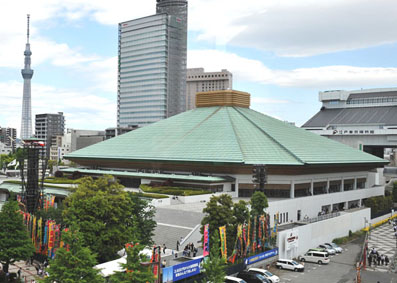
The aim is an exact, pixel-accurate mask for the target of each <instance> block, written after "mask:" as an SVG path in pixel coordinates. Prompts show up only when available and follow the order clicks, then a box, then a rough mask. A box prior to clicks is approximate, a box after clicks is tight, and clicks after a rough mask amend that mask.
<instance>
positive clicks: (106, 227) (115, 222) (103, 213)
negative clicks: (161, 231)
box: [63, 176, 155, 263]
mask: <svg viewBox="0 0 397 283" xmlns="http://www.w3.org/2000/svg"><path fill="white" fill-rule="evenodd" d="M134 201H137V199H135V198H134V197H132V196H131V195H130V194H129V193H127V192H125V191H124V190H123V186H122V185H120V184H118V183H117V182H116V181H115V180H114V178H113V177H112V176H104V177H100V178H98V179H97V180H93V179H92V178H91V177H86V178H83V179H81V182H80V184H79V186H78V187H77V188H76V190H75V192H73V193H72V194H71V195H69V196H68V198H66V200H65V208H64V213H63V216H64V221H65V223H66V224H67V225H70V224H76V225H77V228H78V230H79V231H80V232H81V233H82V235H83V239H84V244H85V245H86V246H87V247H89V248H90V249H91V250H92V251H93V252H94V253H95V254H97V259H98V261H99V262H100V263H102V262H106V261H109V260H112V259H114V258H116V257H117V254H116V253H117V251H118V250H120V249H122V248H123V247H124V245H125V244H126V243H128V242H131V241H132V240H133V239H139V240H140V237H144V240H145V241H146V242H148V243H149V242H151V237H150V236H151V233H149V232H151V231H153V229H154V227H155V224H153V222H150V217H151V216H152V215H151V214H150V213H149V212H148V211H150V208H149V210H148V211H145V210H146V208H147V206H145V204H144V203H143V202H139V203H135V202H134ZM145 213H146V214H145ZM142 215H143V216H144V217H146V219H143V220H142V219H141V217H142ZM142 221H147V223H145V225H143V224H142ZM149 224H150V225H149ZM139 225H142V227H139ZM141 229H144V231H145V232H142V230H141ZM145 233H146V234H145Z"/></svg>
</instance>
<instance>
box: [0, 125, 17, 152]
mask: <svg viewBox="0 0 397 283" xmlns="http://www.w3.org/2000/svg"><path fill="white" fill-rule="evenodd" d="M16 138H17V129H15V128H2V127H0V142H1V143H3V144H4V145H5V146H8V147H11V148H12V149H13V150H15V140H16Z"/></svg>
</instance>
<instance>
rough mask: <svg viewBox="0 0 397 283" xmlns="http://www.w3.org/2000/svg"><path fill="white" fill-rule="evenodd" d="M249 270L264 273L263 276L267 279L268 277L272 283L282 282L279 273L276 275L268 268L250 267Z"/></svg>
mask: <svg viewBox="0 0 397 283" xmlns="http://www.w3.org/2000/svg"><path fill="white" fill-rule="evenodd" d="M248 272H255V273H259V274H260V275H262V276H263V277H265V278H266V279H268V280H269V281H270V282H272V283H277V282H280V278H279V277H278V276H277V275H274V274H273V273H271V272H270V271H268V270H266V269H261V268H248Z"/></svg>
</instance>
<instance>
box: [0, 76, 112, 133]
mask: <svg viewBox="0 0 397 283" xmlns="http://www.w3.org/2000/svg"><path fill="white" fill-rule="evenodd" d="M0 89H1V91H2V93H1V97H2V99H0V109H2V111H1V115H0V125H3V126H8V127H14V128H17V129H18V133H19V130H20V123H21V116H20V115H21V114H20V113H21V109H22V90H23V84H22V83H21V82H15V81H10V82H0ZM115 100H116V99H114V100H110V99H107V98H103V97H101V96H98V95H96V94H94V93H91V92H88V91H87V92H84V91H74V90H69V89H60V88H56V87H53V86H48V85H38V84H33V85H32V122H33V123H34V119H35V114H40V113H57V112H64V114H65V117H66V127H67V128H78V129H98V130H104V129H105V128H106V127H114V126H115V125H116V109H117V108H116V101H115ZM33 129H34V124H33Z"/></svg>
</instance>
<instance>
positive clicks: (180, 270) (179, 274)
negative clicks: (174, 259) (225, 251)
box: [163, 258, 203, 283]
mask: <svg viewBox="0 0 397 283" xmlns="http://www.w3.org/2000/svg"><path fill="white" fill-rule="evenodd" d="M202 260H203V258H198V259H194V260H189V261H186V262H184V263H180V264H177V265H174V266H170V267H167V268H164V269H163V283H167V282H175V281H178V280H182V279H184V278H188V277H191V276H193V275H196V274H199V273H200V272H201V268H200V263H201V261H202Z"/></svg>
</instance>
